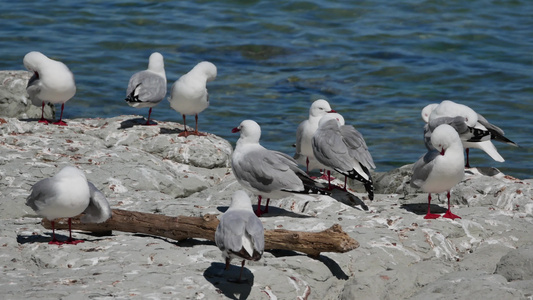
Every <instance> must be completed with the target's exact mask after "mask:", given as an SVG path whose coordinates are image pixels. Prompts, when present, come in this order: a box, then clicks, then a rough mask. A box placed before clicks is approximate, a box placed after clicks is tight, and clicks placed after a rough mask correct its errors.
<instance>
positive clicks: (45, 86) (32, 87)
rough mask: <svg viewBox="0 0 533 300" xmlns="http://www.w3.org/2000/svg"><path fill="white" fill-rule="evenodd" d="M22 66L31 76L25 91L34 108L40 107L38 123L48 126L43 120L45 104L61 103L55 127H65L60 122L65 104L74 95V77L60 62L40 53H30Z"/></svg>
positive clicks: (62, 122) (65, 124) (25, 57)
mask: <svg viewBox="0 0 533 300" xmlns="http://www.w3.org/2000/svg"><path fill="white" fill-rule="evenodd" d="M23 62H24V66H25V67H26V69H28V70H29V71H30V72H33V76H32V77H31V78H30V80H29V81H28V86H27V87H26V91H27V92H28V95H29V96H30V100H31V102H32V103H33V105H35V106H41V107H42V109H41V119H40V120H39V123H44V124H48V123H49V122H48V121H47V120H46V119H45V118H44V105H45V102H49V103H52V104H56V103H61V116H60V117H59V121H57V122H54V123H53V124H55V125H62V126H67V123H65V122H64V121H62V119H63V109H64V108H65V102H67V101H68V100H70V99H71V98H72V97H74V94H76V84H75V82H74V75H73V74H72V72H71V71H70V69H69V68H68V67H67V66H66V65H65V64H64V63H62V62H60V61H56V60H53V59H50V58H48V57H46V56H45V55H44V54H42V53H41V52H37V51H32V52H29V53H28V54H26V55H25V56H24V60H23Z"/></svg>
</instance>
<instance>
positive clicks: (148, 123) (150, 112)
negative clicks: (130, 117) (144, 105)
mask: <svg viewBox="0 0 533 300" xmlns="http://www.w3.org/2000/svg"><path fill="white" fill-rule="evenodd" d="M151 114H152V108H151V107H150V110H149V111H148V120H146V124H144V125H157V124H156V123H153V124H150V115H151Z"/></svg>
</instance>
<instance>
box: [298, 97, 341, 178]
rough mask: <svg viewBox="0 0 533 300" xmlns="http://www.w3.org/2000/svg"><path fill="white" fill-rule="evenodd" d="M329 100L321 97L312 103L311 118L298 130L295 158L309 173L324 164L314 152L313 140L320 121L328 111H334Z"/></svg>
mask: <svg viewBox="0 0 533 300" xmlns="http://www.w3.org/2000/svg"><path fill="white" fill-rule="evenodd" d="M334 112H335V111H334V110H333V109H331V106H330V105H329V103H328V101H326V100H324V99H319V100H316V101H315V102H313V104H311V107H310V108H309V118H308V119H307V120H305V121H302V123H300V125H299V126H298V130H297V131H296V153H295V154H294V159H296V161H297V162H298V163H300V164H302V165H305V166H306V171H307V173H308V174H309V171H310V170H313V169H317V168H321V169H324V168H325V167H324V165H322V164H320V163H319V162H318V161H317V160H316V158H315V155H314V153H313V147H312V145H311V140H312V139H313V135H314V134H315V131H316V130H317V129H318V121H320V119H321V118H322V117H323V116H324V115H326V114H327V113H334Z"/></svg>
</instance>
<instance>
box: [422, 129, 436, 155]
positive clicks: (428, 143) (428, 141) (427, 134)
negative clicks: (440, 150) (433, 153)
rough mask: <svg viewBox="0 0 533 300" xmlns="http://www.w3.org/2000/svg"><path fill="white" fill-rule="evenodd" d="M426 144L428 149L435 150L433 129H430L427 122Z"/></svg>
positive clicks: (425, 130)
mask: <svg viewBox="0 0 533 300" xmlns="http://www.w3.org/2000/svg"><path fill="white" fill-rule="evenodd" d="M424 145H425V146H426V149H428V151H430V150H435V148H434V147H433V145H432V144H431V130H430V129H429V124H427V123H426V124H425V125H424Z"/></svg>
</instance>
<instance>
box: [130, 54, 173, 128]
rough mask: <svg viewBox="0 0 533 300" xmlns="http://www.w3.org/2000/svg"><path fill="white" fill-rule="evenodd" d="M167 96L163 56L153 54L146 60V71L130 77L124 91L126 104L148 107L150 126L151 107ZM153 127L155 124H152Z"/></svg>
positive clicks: (147, 123)
mask: <svg viewBox="0 0 533 300" xmlns="http://www.w3.org/2000/svg"><path fill="white" fill-rule="evenodd" d="M166 94H167V77H166V75H165V63H164V61H163V55H161V54H160V53H159V52H154V53H152V54H151V55H150V58H149V59H148V69H146V70H144V71H140V72H137V73H135V74H133V76H131V78H130V81H129V83H128V89H127V90H126V99H125V100H126V102H127V103H128V104H129V105H130V106H133V107H137V108H143V107H149V108H150V110H149V111H148V120H146V124H145V125H151V124H150V115H151V114H152V107H154V106H156V105H157V104H159V102H161V100H163V98H165V96H166ZM154 125H155V124H154Z"/></svg>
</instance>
